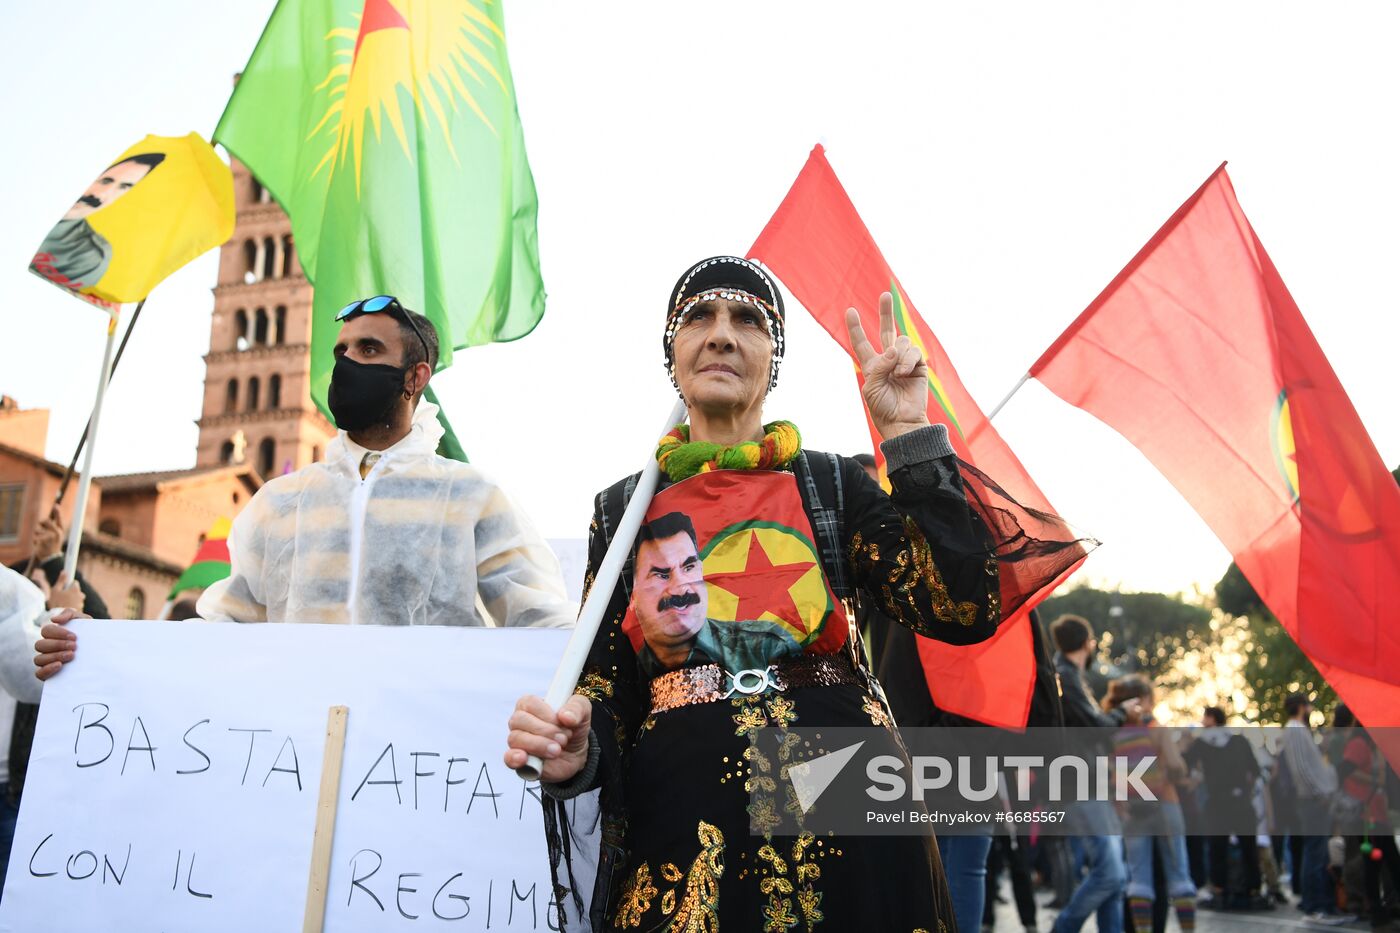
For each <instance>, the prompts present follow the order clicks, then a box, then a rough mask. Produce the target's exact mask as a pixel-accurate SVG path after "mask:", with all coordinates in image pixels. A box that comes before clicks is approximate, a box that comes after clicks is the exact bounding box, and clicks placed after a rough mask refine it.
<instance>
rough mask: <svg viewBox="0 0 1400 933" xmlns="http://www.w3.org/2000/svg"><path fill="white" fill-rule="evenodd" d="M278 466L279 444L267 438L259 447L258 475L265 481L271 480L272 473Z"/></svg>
mask: <svg viewBox="0 0 1400 933" xmlns="http://www.w3.org/2000/svg"><path fill="white" fill-rule="evenodd" d="M276 465H277V442H276V441H274V440H273V439H272V438H270V437H265V438H263V440H262V443H261V444H259V445H258V473H259V475H261V476H262V477H263V479H269V478H271V476H272V471H273V469H274V468H276Z"/></svg>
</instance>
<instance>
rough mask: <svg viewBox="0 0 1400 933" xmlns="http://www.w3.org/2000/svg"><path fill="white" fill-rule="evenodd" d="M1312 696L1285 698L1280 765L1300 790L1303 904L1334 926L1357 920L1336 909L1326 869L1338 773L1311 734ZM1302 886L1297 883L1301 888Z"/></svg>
mask: <svg viewBox="0 0 1400 933" xmlns="http://www.w3.org/2000/svg"><path fill="white" fill-rule="evenodd" d="M1312 711H1313V705H1312V700H1311V699H1310V698H1309V697H1308V695H1307V694H1305V693H1290V694H1289V695H1288V696H1287V697H1286V698H1285V699H1284V701H1283V712H1284V716H1285V719H1286V721H1285V722H1284V729H1283V750H1282V751H1281V752H1280V754H1279V758H1280V765H1281V766H1282V767H1284V768H1286V769H1287V771H1288V776H1289V779H1290V780H1291V782H1292V786H1293V788H1294V791H1295V794H1296V800H1297V804H1296V809H1297V819H1298V835H1299V836H1300V837H1301V838H1302V843H1303V845H1302V848H1303V852H1302V856H1303V857H1302V859H1301V864H1299V863H1295V867H1294V871H1295V872H1296V873H1297V874H1298V875H1300V876H1301V877H1300V878H1299V881H1300V882H1301V889H1302V890H1301V893H1302V898H1303V901H1302V904H1301V905H1300V907H1301V909H1302V911H1303V913H1304V914H1306V915H1307V918H1308V919H1309V920H1311V921H1313V922H1315V923H1324V924H1331V925H1336V924H1340V923H1346V922H1348V921H1350V920H1353V919H1355V918H1354V917H1343V916H1341V915H1340V913H1339V912H1338V910H1337V904H1336V898H1335V897H1334V896H1333V894H1332V890H1331V887H1330V880H1329V874H1328V870H1327V869H1328V853H1327V840H1328V838H1329V837H1330V836H1331V832H1332V807H1331V805H1332V795H1333V794H1335V793H1336V792H1337V772H1336V771H1335V770H1334V769H1333V768H1332V766H1331V765H1329V764H1328V763H1327V761H1326V759H1324V758H1323V757H1322V752H1321V751H1319V750H1318V747H1317V741H1316V740H1315V739H1314V738H1313V732H1312V723H1311V717H1312ZM1298 887H1299V885H1295V886H1294V889H1295V890H1297V889H1298Z"/></svg>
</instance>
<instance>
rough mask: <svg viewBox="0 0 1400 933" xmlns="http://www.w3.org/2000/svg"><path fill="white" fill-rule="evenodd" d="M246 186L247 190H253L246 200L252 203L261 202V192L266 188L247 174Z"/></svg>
mask: <svg viewBox="0 0 1400 933" xmlns="http://www.w3.org/2000/svg"><path fill="white" fill-rule="evenodd" d="M248 187H249V190H251V191H252V192H253V196H252V197H251V198H249V199H248V200H249V201H250V202H251V203H253V204H258V203H261V201H262V199H263V192H264V191H265V190H266V189H264V188H263V186H262V185H261V184H259V183H258V180H257V179H256V178H254V177H252V176H251V175H249V176H248Z"/></svg>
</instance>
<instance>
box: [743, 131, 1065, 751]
mask: <svg viewBox="0 0 1400 933" xmlns="http://www.w3.org/2000/svg"><path fill="white" fill-rule="evenodd" d="M749 257H750V258H754V259H758V260H760V261H762V262H763V263H764V264H765V265H766V266H768V268H769V269H771V270H772V271H773V272H774V274H775V275H777V276H778V278H780V279H782V281H783V284H785V285H786V286H787V287H788V290H789V291H791V292H792V294H793V295H794V296H795V297H796V298H797V300H798V301H800V302H801V303H802V305H803V306H804V307H805V308H806V309H807V310H808V311H809V312H811V314H812V316H813V317H815V318H816V319H817V321H818V322H819V323H820V324H821V325H822V327H823V328H825V329H826V332H827V333H828V334H830V335H831V336H832V337H833V338H834V339H835V340H836V342H837V343H839V344H840V345H841V346H842V347H843V348H845V350H846V352H847V353H848V354H849V353H851V345H850V337H849V335H848V333H847V330H846V309H847V308H856V309H858V310H859V311H860V314H861V323H862V324H864V326H865V330H866V333H871V334H873V333H878V332H879V307H878V303H877V302H878V298H879V296H880V293H881V292H889V293H890V294H891V295H892V296H893V297H894V309H895V322H896V325H897V327H898V329H899V332H900V333H901V334H905V335H907V336H908V337H909V338H910V340H912V341H913V342H914V343H916V344H918V345H919V346H920V348H921V349H922V350H923V353H924V358H925V359H926V360H927V361H928V374H929V375H928V381H929V406H928V416H929V420H930V421H932V422H934V423H942V424H946V425H947V426H948V434H949V436H950V437H951V438H952V441H953V446H954V447H955V448H956V449H957V452H958V456H960V457H962V459H964V460H966V461H967V462H969V463H971V464H973V465H974V466H976V467H978V468H979V469H981V470H982V471H984V472H986V473H987V474H988V475H990V476H991V477H992V478H993V479H995V480H996V481H997V482H998V483H1000V484H1001V486H1002V487H1003V488H1004V489H1005V490H1006V491H1007V492H1008V493H1010V494H1011V496H1012V497H1013V498H1015V499H1016V500H1018V501H1019V502H1020V503H1021V504H1023V505H1027V506H1030V507H1031V508H1035V509H1039V510H1041V511H1044V512H1051V511H1053V509H1051V508H1050V504H1049V502H1048V501H1047V500H1046V499H1045V496H1044V495H1043V494H1042V493H1041V492H1040V490H1039V489H1038V488H1036V485H1035V483H1034V482H1033V481H1032V480H1031V478H1030V475H1029V474H1028V473H1027V472H1026V469H1025V467H1023V466H1021V462H1020V461H1019V460H1017V459H1016V455H1015V454H1013V453H1012V452H1011V448H1009V447H1007V446H1006V442H1005V441H1003V440H1002V439H1001V437H1000V435H998V434H997V432H996V430H995V429H994V428H993V427H992V425H991V422H989V421H988V420H987V418H986V416H985V415H983V414H982V410H981V409H980V408H978V407H977V403H976V402H974V401H973V400H972V396H971V395H969V394H968V392H967V389H965V388H963V384H962V380H961V379H959V378H958V374H957V371H956V370H955V369H953V364H952V362H951V361H950V360H949V359H948V354H946V353H944V352H943V347H942V346H940V345H939V343H938V340H937V339H936V338H935V337H934V336H933V332H932V331H931V330H929V328H928V325H926V324H925V323H924V322H923V319H922V318H920V317H919V314H918V312H917V311H915V310H914V306H913V305H912V304H911V303H910V302H909V298H908V295H907V294H906V293H905V292H904V289H903V288H902V287H901V286H900V284H899V280H898V279H897V278H896V277H895V275H894V272H893V271H891V269H890V267H889V265H888V264H887V263H886V262H885V259H884V257H883V256H881V255H880V249H879V247H878V246H876V245H875V240H874V239H873V238H872V237H871V236H870V231H869V230H867V229H866V227H865V224H864V222H862V221H861V219H860V215H859V214H857V213H856V209H855V206H854V205H853V204H851V200H850V198H849V197H847V195H846V191H845V189H844V188H842V187H841V182H840V181H839V180H838V179H837V178H836V173H835V172H833V171H832V170H831V165H830V164H829V163H828V162H827V161H826V155H825V153H824V151H823V149H822V147H821V146H817V147H815V148H814V149H813V150H812V153H811V155H810V156H809V157H808V159H807V164H806V165H805V166H804V167H803V169H802V172H801V173H800V174H799V175H798V176H797V181H795V182H794V183H793V186H792V189H791V190H790V191H789V192H788V194H787V197H786V198H784V199H783V203H782V204H781V205H780V206H779V207H778V210H777V213H775V214H774V215H773V217H772V219H771V220H769V221H768V225H767V226H766V227H764V229H763V232H762V233H761V234H759V237H758V240H757V241H756V242H755V243H754V245H753V247H752V248H750V250H749ZM852 359H854V355H852ZM856 379H857V381H858V382H859V381H861V375H860V370H859V367H857V369H856ZM869 417H870V416H869V413H868V412H867V413H866V420H867V423H869ZM870 436H871V439H872V441H873V442H874V446H875V456H876V457H877V458H880V452H879V448H880V444H879V442H880V438H879V436H878V435H877V434H876V432H875V426H874V424H873V423H871V424H870ZM880 464H881V472H882V473H883V472H884V470H883V466H884V462H883V458H880ZM1083 560H1084V556H1083V554H1082V553H1081V554H1080V555H1079V557H1078V559H1076V560H1073V561H1072V562H1070V565H1069V566H1068V568H1067V569H1065V570H1064V571H1063V573H1061V574H1059V575H1058V576H1057V577H1056V578H1055V579H1054V581H1053V582H1052V583H1051V584H1050V585H1048V586H1045V587H1043V588H1042V589H1041V590H1040V593H1041V594H1043V595H1048V594H1049V593H1050V591H1051V590H1053V589H1054V587H1055V585H1058V584H1059V583H1060V582H1061V581H1062V580H1064V578H1065V577H1068V576H1069V575H1070V574H1071V573H1073V572H1074V570H1075V569H1076V568H1078V566H1079V564H1081V563H1082V562H1083ZM1017 586H1018V581H1017V579H1016V569H1015V568H1014V565H1013V566H1003V569H1002V591H1003V594H1005V593H1006V592H1007V591H1008V589H1011V590H1015V589H1016V588H1017ZM1026 589H1027V587H1023V588H1022V589H1021V590H1020V591H1021V592H1025V591H1026ZM1003 598H1004V599H1005V596H1004V597H1003ZM1038 598H1040V597H1036V598H1031V599H1028V600H1027V601H1026V603H1025V604H1024V606H1022V608H1021V609H1020V610H1019V611H1017V612H1016V613H1015V614H1014V615H1013V616H1011V618H1009V619H1007V620H1005V621H1004V622H1003V623H1002V625H1001V627H1000V628H999V629H998V630H997V634H996V635H995V636H993V637H992V638H991V639H989V640H987V641H985V642H982V643H981V644H977V645H967V646H954V645H946V644H943V643H942V642H936V641H931V640H930V639H927V638H920V639H919V656H920V659H921V660H922V661H923V667H924V674H925V678H926V679H927V681H928V685H929V693H930V695H931V696H932V697H933V700H934V702H935V703H936V704H937V705H938V707H939V708H940V709H942V710H945V711H947V712H950V713H956V714H958V715H961V716H967V717H970V718H973V719H977V720H979V721H981V722H986V723H990V724H992V725H997V726H1005V727H1010V728H1020V727H1022V726H1024V725H1025V724H1026V715H1027V712H1028V711H1029V709H1030V701H1031V690H1032V688H1033V686H1034V683H1035V657H1034V654H1033V651H1032V642H1031V630H1030V624H1031V623H1030V615H1029V614H1030V608H1031V607H1032V606H1034V605H1035V603H1036V602H1037V601H1038Z"/></svg>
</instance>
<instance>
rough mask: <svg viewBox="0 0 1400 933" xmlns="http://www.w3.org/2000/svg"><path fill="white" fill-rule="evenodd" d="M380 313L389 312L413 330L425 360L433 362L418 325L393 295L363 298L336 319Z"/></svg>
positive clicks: (343, 309) (349, 305)
mask: <svg viewBox="0 0 1400 933" xmlns="http://www.w3.org/2000/svg"><path fill="white" fill-rule="evenodd" d="M379 311H388V312H389V314H390V315H392V316H393V317H394V318H396V319H397V320H400V321H403V322H404V323H406V324H407V325H408V326H409V327H411V328H413V333H414V335H415V336H417V338H418V342H419V343H421V344H422V345H423V360H424V361H425V362H431V359H432V358H431V354H429V353H428V341H426V340H424V339H423V332H422V331H420V330H419V329H418V325H417V324H415V323H413V318H411V317H409V316H408V313H407V311H408V309H406V308H405V307H404V306H403V305H401V304H399V300H398V299H397V298H395V297H394V296H393V295H376V296H375V297H373V298H361V299H360V300H359V301H352V302H350V303H349V304H348V305H346V306H345V307H343V308H341V309H340V310H339V311H337V312H336V315H335V319H336V320H337V321H344V320H345V319H346V318H349V317H351V316H352V315H356V314H375V313H377V312H379Z"/></svg>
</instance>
